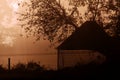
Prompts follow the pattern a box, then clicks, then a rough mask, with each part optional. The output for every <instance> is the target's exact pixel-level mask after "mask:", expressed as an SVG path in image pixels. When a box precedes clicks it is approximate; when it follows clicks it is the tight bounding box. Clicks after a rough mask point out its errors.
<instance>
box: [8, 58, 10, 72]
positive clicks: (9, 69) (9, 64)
mask: <svg viewBox="0 0 120 80" xmlns="http://www.w3.org/2000/svg"><path fill="white" fill-rule="evenodd" d="M8 70H9V71H10V58H8Z"/></svg>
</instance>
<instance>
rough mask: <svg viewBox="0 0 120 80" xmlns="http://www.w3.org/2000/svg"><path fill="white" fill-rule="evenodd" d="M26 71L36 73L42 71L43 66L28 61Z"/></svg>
mask: <svg viewBox="0 0 120 80" xmlns="http://www.w3.org/2000/svg"><path fill="white" fill-rule="evenodd" d="M26 70H27V71H35V72H36V71H44V70H45V68H44V66H41V65H40V64H39V63H36V62H33V61H30V62H28V63H27V65H26Z"/></svg>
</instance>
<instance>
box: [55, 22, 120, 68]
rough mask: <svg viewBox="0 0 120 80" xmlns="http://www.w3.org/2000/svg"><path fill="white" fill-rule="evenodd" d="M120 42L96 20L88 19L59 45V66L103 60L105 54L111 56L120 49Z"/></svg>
mask: <svg viewBox="0 0 120 80" xmlns="http://www.w3.org/2000/svg"><path fill="white" fill-rule="evenodd" d="M119 42H120V41H119V40H117V39H113V38H112V37H110V36H109V35H108V34H107V33H106V32H105V31H104V30H103V28H101V27H100V26H99V25H98V24H97V23H96V22H95V21H87V22H85V23H83V24H82V25H81V27H80V28H78V29H77V30H76V31H75V32H73V34H72V35H71V36H70V37H68V38H67V39H66V40H65V41H64V42H63V43H62V44H61V45H59V46H58V47H57V49H58V68H63V67H71V66H74V65H76V64H77V63H81V62H85V61H86V62H87V61H88V62H90V61H93V60H96V59H101V60H103V59H104V56H106V57H109V56H111V55H112V54H113V53H114V51H118V50H119V49H120V47H118V46H119V45H120V44H118V43H119ZM91 55H92V56H91ZM103 55H104V56H103ZM82 56H83V57H84V58H83V57H82ZM98 56H99V58H98ZM101 56H102V57H101Z"/></svg>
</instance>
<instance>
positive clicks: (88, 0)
mask: <svg viewBox="0 0 120 80" xmlns="http://www.w3.org/2000/svg"><path fill="white" fill-rule="evenodd" d="M63 1H64V0H30V1H29V2H21V3H20V4H19V6H20V11H19V12H18V14H19V18H18V20H19V21H20V23H21V24H20V25H21V26H22V27H23V28H24V29H25V31H26V32H27V33H29V34H30V35H34V36H36V39H37V40H39V39H40V38H41V37H43V38H44V39H48V40H49V41H51V42H62V41H63V40H65V39H66V38H67V37H68V36H69V35H71V33H72V32H73V31H74V30H76V29H77V28H78V27H79V26H80V25H81V24H82V23H83V22H85V21H88V20H94V21H97V22H98V23H99V24H100V25H101V27H103V28H104V29H105V30H106V31H107V32H108V33H109V32H112V34H116V33H117V34H118V33H119V22H120V21H119V18H118V16H119V13H120V1H119V0H66V1H65V2H66V3H68V5H69V6H66V5H63V3H65V2H63ZM80 7H87V11H86V12H85V13H84V15H81V11H82V10H81V8H80ZM113 32H115V33H113ZM29 34H28V35H29Z"/></svg>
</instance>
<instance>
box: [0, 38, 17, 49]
mask: <svg viewBox="0 0 120 80" xmlns="http://www.w3.org/2000/svg"><path fill="white" fill-rule="evenodd" d="M14 39H15V38H14V37H11V36H5V37H4V38H3V41H2V44H3V45H5V46H9V47H12V46H13V44H14Z"/></svg>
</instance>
